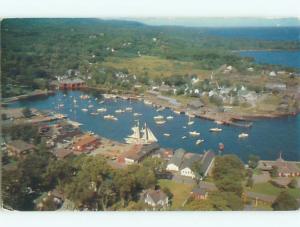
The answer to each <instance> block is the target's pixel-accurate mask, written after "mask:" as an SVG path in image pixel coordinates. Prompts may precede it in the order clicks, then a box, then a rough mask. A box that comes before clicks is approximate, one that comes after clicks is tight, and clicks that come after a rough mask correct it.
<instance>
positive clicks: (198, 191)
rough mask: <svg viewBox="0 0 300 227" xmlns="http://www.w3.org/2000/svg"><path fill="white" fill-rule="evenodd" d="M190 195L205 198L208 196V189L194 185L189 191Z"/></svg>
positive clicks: (196, 198)
mask: <svg viewBox="0 0 300 227" xmlns="http://www.w3.org/2000/svg"><path fill="white" fill-rule="evenodd" d="M191 196H192V197H193V199H195V200H205V199H207V196H208V191H207V190H206V189H205V188H200V187H196V188H194V189H193V190H192V191H191Z"/></svg>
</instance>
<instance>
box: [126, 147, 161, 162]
mask: <svg viewBox="0 0 300 227" xmlns="http://www.w3.org/2000/svg"><path fill="white" fill-rule="evenodd" d="M159 148H160V147H159V145H158V143H151V144H145V145H136V146H135V147H134V148H133V149H131V150H129V151H127V152H124V153H123V155H122V158H121V160H122V161H123V160H124V162H125V164H127V165H130V164H133V163H139V162H141V161H142V160H144V159H145V158H146V157H148V156H150V155H151V154H153V153H155V152H156V151H158V150H159Z"/></svg>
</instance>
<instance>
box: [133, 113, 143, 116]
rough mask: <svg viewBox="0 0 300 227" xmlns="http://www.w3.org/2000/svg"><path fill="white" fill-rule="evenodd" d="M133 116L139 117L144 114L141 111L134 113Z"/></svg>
mask: <svg viewBox="0 0 300 227" xmlns="http://www.w3.org/2000/svg"><path fill="white" fill-rule="evenodd" d="M133 116H135V117H138V116H142V114H141V113H133Z"/></svg>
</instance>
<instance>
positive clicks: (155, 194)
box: [146, 189, 167, 204]
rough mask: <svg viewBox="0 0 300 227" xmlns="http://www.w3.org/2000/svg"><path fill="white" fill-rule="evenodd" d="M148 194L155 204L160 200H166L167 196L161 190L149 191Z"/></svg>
mask: <svg viewBox="0 0 300 227" xmlns="http://www.w3.org/2000/svg"><path fill="white" fill-rule="evenodd" d="M146 194H147V195H148V196H149V197H150V198H151V199H152V200H153V202H154V203H156V204H157V203H158V202H159V201H160V200H165V199H166V198H167V195H166V194H165V193H164V192H163V191H161V190H153V189H149V190H147V191H146Z"/></svg>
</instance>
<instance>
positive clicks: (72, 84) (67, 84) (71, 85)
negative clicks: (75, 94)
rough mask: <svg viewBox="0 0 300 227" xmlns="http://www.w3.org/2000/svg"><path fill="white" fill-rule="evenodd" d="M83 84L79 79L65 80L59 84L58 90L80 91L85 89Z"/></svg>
mask: <svg viewBox="0 0 300 227" xmlns="http://www.w3.org/2000/svg"><path fill="white" fill-rule="evenodd" d="M85 85H86V84H85V82H84V81H83V80H81V79H78V78H77V79H66V80H62V81H60V82H59V89H62V90H67V89H81V88H83V87H85Z"/></svg>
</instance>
